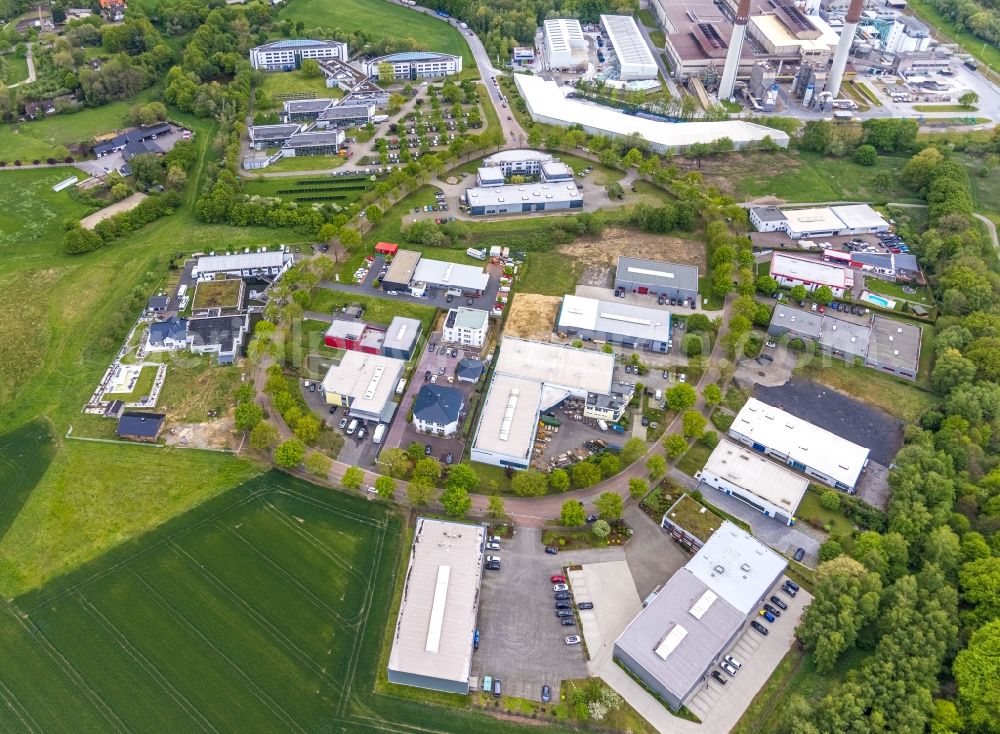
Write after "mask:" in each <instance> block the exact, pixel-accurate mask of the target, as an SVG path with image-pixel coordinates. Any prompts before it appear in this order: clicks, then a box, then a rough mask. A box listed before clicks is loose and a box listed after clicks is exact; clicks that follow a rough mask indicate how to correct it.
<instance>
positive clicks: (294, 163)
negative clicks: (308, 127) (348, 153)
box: [267, 155, 347, 182]
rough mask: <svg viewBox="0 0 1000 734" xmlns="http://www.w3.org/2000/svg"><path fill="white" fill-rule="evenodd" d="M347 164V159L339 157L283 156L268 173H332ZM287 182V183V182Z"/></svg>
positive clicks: (273, 164)
mask: <svg viewBox="0 0 1000 734" xmlns="http://www.w3.org/2000/svg"><path fill="white" fill-rule="evenodd" d="M345 163H347V158H346V157H341V156H339V155H294V156H292V157H291V158H286V157H285V156H282V157H281V158H280V159H278V160H277V161H275V162H274V163H272V164H271V165H269V166H268V167H267V170H268V171H332V170H333V169H335V168H340V167H341V166H342V165H344V164H345ZM286 182H287V181H286Z"/></svg>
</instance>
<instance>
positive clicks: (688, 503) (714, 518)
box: [660, 494, 722, 551]
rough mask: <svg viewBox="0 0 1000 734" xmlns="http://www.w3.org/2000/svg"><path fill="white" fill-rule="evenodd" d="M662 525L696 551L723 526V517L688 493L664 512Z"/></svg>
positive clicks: (683, 543) (677, 539) (679, 541)
mask: <svg viewBox="0 0 1000 734" xmlns="http://www.w3.org/2000/svg"><path fill="white" fill-rule="evenodd" d="M660 526H661V527H662V528H663V529H664V530H666V531H667V532H668V533H670V537H671V538H673V539H674V540H675V541H677V542H678V543H680V544H681V545H683V546H685V547H687V548H690V549H691V550H692V551H696V550H698V549H699V548H701V547H702V546H703V545H705V542H706V541H707V540H708V539H709V538H711V537H712V533H714V532H715V531H716V530H718V529H719V528H720V527H722V518H721V517H719V516H718V515H716V514H715V513H714V512H712V511H711V510H709V509H708V508H707V507H706V506H705V505H703V504H701V502H698V501H697V500H696V499H694V498H693V497H689V496H688V495H687V494H682V495H681V496H680V497H679V498H678V499H677V501H676V502H674V504H672V505H671V506H670V508H669V509H668V510H667V511H666V512H665V513H663V520H661V522H660Z"/></svg>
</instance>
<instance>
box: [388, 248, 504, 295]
mask: <svg viewBox="0 0 1000 734" xmlns="http://www.w3.org/2000/svg"><path fill="white" fill-rule="evenodd" d="M398 257H399V256H398V255H397V258H398ZM395 264H396V263H395V260H394V261H393V265H395ZM386 277H388V275H387V276H386ZM410 280H411V283H412V287H411V289H410V290H411V291H412V292H413V293H414V295H418V294H419V293H423V291H424V290H425V289H426V288H427V287H428V286H429V287H432V288H444V289H449V290H450V289H453V288H454V289H458V290H460V291H462V293H463V294H466V293H469V294H474V295H477V296H478V295H479V294H481V293H483V292H484V291H485V290H486V288H487V286H488V285H489V282H490V274H489V273H487V272H484V271H483V267H482V266H481V265H480V266H476V265H464V264H462V263H453V262H448V261H446V260H430V259H428V258H424V257H422V258H420V260H419V261H418V262H417V265H416V267H415V268H414V270H413V277H412V278H411V279H410ZM418 292H419V293H418Z"/></svg>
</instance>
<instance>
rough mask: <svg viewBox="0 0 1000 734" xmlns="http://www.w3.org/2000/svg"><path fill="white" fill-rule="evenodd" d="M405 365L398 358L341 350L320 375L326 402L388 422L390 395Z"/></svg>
mask: <svg viewBox="0 0 1000 734" xmlns="http://www.w3.org/2000/svg"><path fill="white" fill-rule="evenodd" d="M405 367H406V362H404V361H403V360H401V359H394V358H392V357H383V356H382V355H380V354H369V353H366V352H355V351H349V352H344V354H343V356H342V357H341V360H340V363H339V364H335V365H333V366H331V367H330V369H329V370H327V373H326V377H324V378H323V383H322V388H323V395H324V396H325V398H326V404H327V405H337V406H341V407H343V408H347V410H348V411H349V413H350V415H351V416H353V417H354V418H361V419H364V420H371V421H378V422H382V423H388V422H389V421H390V420H392V416H393V414H394V413H395V411H396V403H394V402H392V396H393V395H394V394H395V391H396V385H397V384H399V378H400V377H402V376H403V370H404V368H405Z"/></svg>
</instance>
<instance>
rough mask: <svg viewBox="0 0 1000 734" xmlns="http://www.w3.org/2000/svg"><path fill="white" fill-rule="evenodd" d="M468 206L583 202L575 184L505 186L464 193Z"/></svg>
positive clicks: (476, 189) (470, 189)
mask: <svg viewBox="0 0 1000 734" xmlns="http://www.w3.org/2000/svg"><path fill="white" fill-rule="evenodd" d="M466 198H467V200H468V202H469V206H496V205H498V204H516V203H519V202H520V203H527V204H545V203H548V202H556V201H583V194H581V193H580V189H578V188H577V187H576V184H575V183H572V182H570V183H563V182H559V183H529V184H507V185H505V186H490V187H488V188H482V187H479V186H475V187H472V188H469V189H468V190H467V191H466Z"/></svg>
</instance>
